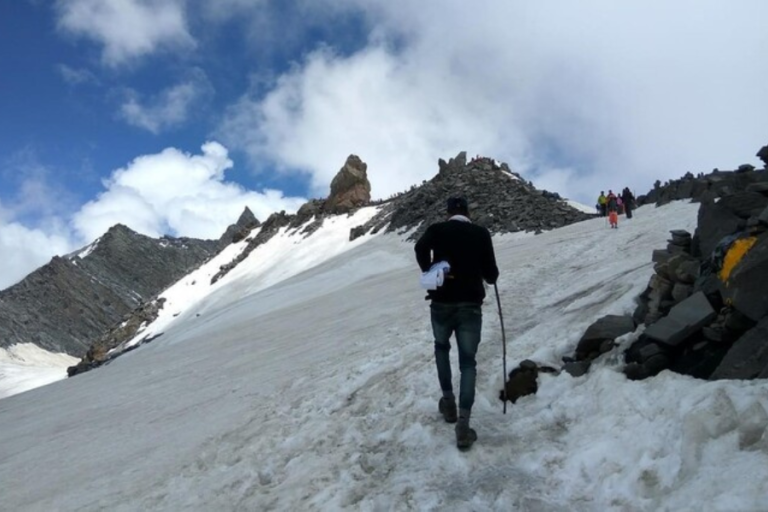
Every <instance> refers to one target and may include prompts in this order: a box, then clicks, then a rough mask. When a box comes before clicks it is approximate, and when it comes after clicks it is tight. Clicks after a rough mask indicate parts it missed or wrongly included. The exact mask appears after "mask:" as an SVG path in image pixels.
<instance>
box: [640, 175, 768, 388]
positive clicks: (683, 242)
mask: <svg viewBox="0 0 768 512" xmlns="http://www.w3.org/2000/svg"><path fill="white" fill-rule="evenodd" d="M737 174H738V175H740V176H750V178H749V179H748V180H746V179H741V178H731V179H730V181H729V184H728V185H727V193H725V194H723V195H721V196H720V199H719V200H718V201H717V202H714V201H713V200H710V199H711V198H705V200H704V201H702V203H701V206H700V207H699V215H698V225H697V228H696V233H695V235H694V236H693V237H691V236H690V235H689V234H687V233H685V232H683V231H673V232H672V240H670V241H669V245H668V246H667V249H666V250H657V251H654V253H653V261H654V262H656V265H655V267H654V269H655V274H654V275H653V276H652V277H651V280H650V282H649V284H648V287H647V289H646V290H645V292H644V293H643V294H642V295H641V296H640V297H639V300H638V302H639V304H638V307H637V309H636V311H635V314H634V319H635V321H637V322H638V323H644V324H646V325H647V328H646V329H645V331H644V332H643V334H642V335H641V336H640V337H639V338H638V340H637V341H636V342H635V343H633V344H632V346H631V347H630V348H629V349H628V350H627V352H626V354H625V358H626V361H627V366H626V368H625V373H626V374H627V376H628V377H630V378H632V379H642V378H647V377H649V376H652V375H655V374H657V373H658V372H660V371H662V370H664V369H670V370H672V371H676V372H679V373H683V374H687V375H691V376H694V377H698V378H703V379H719V378H736V379H752V378H758V377H760V376H761V375H762V376H763V377H768V359H767V358H766V355H765V354H766V353H768V336H766V335H765V328H766V327H765V326H766V323H765V322H766V319H768V186H766V185H768V176H766V173H765V172H764V171H760V172H756V171H754V170H753V168H751V166H750V168H746V167H742V170H741V171H740V172H738V173H737ZM724 190H725V188H720V189H719V193H722V192H723V191H724Z"/></svg>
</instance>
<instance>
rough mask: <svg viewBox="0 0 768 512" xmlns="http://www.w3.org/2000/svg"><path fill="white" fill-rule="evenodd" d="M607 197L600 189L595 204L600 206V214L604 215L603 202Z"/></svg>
mask: <svg viewBox="0 0 768 512" xmlns="http://www.w3.org/2000/svg"><path fill="white" fill-rule="evenodd" d="M606 201H608V199H607V198H606V197H605V192H603V191H602V190H601V191H600V195H599V196H597V206H599V207H600V215H601V216H602V217H605V204H606Z"/></svg>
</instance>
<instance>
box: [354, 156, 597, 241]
mask: <svg viewBox="0 0 768 512" xmlns="http://www.w3.org/2000/svg"><path fill="white" fill-rule="evenodd" d="M438 165H439V169H440V170H439V172H438V174H437V176H435V177H434V178H432V179H431V180H430V181H428V182H424V183H423V184H422V185H421V186H419V187H414V188H412V189H411V190H409V191H408V192H406V193H404V194H402V195H400V196H398V197H396V198H395V199H393V200H391V201H389V202H387V203H385V204H384V205H383V208H382V210H381V211H380V212H379V213H378V214H377V215H376V216H375V217H374V218H373V219H371V221H370V222H368V223H366V224H365V225H364V226H363V227H362V229H356V230H355V232H354V234H355V235H360V234H364V233H368V232H374V233H376V232H378V231H380V230H382V229H386V230H387V231H404V230H409V229H413V228H417V227H418V228H417V229H416V230H415V232H414V233H413V234H411V236H410V237H409V239H410V240H417V239H418V237H419V236H421V234H422V233H423V232H424V231H425V230H426V229H427V227H428V226H429V225H431V224H434V223H435V222H439V221H442V220H445V219H446V213H445V204H446V201H447V200H448V198H449V197H453V196H464V197H465V198H466V199H467V201H468V202H469V213H470V217H471V218H472V220H473V221H474V222H475V223H477V224H479V225H481V226H484V227H486V228H488V229H489V230H490V231H491V232H492V233H510V232H515V231H535V232H540V231H544V230H550V229H554V228H559V227H562V226H565V225H568V224H572V223H574V222H579V221H582V220H585V219H589V218H592V217H593V215H591V214H586V213H583V212H581V211H578V210H576V209H575V208H573V207H571V206H569V205H568V204H567V203H566V202H564V201H562V200H560V199H559V196H558V195H557V194H552V193H548V192H546V191H541V190H537V189H536V188H534V187H533V186H532V185H531V184H529V183H527V182H525V181H524V180H523V179H522V178H521V177H520V176H519V175H517V174H516V173H513V172H512V171H510V169H509V167H508V166H507V165H506V164H500V165H497V164H496V162H495V161H494V160H492V159H490V158H479V159H475V160H472V161H470V162H467V158H466V153H464V152H462V153H459V155H458V156H456V157H455V158H452V159H451V160H450V161H448V162H445V161H444V160H442V159H441V160H440V161H439V162H438Z"/></svg>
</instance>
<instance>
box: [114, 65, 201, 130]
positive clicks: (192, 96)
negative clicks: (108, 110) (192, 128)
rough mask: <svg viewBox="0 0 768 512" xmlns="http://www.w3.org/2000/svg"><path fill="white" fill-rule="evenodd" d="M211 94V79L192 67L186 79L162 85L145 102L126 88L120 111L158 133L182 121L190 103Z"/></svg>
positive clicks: (137, 123)
mask: <svg viewBox="0 0 768 512" xmlns="http://www.w3.org/2000/svg"><path fill="white" fill-rule="evenodd" d="M210 94H212V87H211V84H210V82H209V81H208V79H207V78H206V76H205V74H204V73H203V72H202V71H201V70H195V71H194V72H192V73H191V74H190V78H189V79H188V80H186V81H184V82H182V83H179V84H177V85H175V86H173V87H169V88H168V89H165V90H164V91H162V92H161V93H159V94H158V95H157V96H155V97H154V98H150V99H149V101H148V102H146V103H142V101H141V98H140V96H139V94H138V93H137V92H135V91H132V90H129V91H128V93H127V96H128V98H127V100H126V101H125V102H124V103H123V104H122V105H121V107H120V115H121V117H123V119H125V120H126V121H127V122H128V123H129V124H131V125H133V126H137V127H139V128H143V129H145V130H147V131H150V132H152V133H155V134H157V133H160V132H161V131H163V130H165V129H167V128H170V127H173V126H178V125H180V124H182V123H184V122H185V121H186V120H187V118H188V117H189V114H190V110H191V109H192V107H193V106H199V104H200V103H201V102H202V101H204V100H205V98H206V97H207V96H209V95H210Z"/></svg>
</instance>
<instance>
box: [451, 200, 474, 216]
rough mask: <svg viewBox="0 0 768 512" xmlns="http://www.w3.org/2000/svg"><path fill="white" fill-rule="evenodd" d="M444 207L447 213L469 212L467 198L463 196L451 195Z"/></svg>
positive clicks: (463, 213)
mask: <svg viewBox="0 0 768 512" xmlns="http://www.w3.org/2000/svg"><path fill="white" fill-rule="evenodd" d="M446 209H447V210H448V213H451V214H460V215H467V213H469V206H468V205H467V200H466V199H464V198H463V197H451V198H450V199H448V202H447V203H446Z"/></svg>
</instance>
